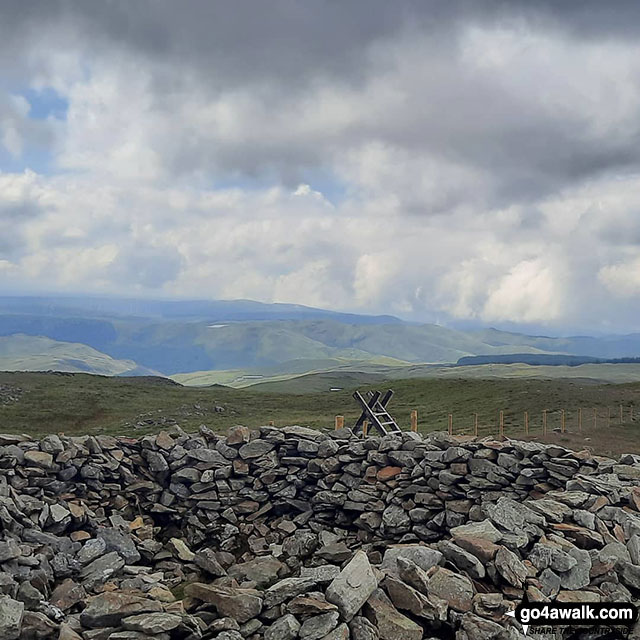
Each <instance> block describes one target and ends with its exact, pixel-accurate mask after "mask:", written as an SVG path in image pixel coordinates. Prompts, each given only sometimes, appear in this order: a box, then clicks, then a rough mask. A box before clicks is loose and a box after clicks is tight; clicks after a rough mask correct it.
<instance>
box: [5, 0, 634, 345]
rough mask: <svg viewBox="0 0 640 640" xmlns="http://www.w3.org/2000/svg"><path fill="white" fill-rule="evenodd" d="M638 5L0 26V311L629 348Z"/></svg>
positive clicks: (294, 0)
mask: <svg viewBox="0 0 640 640" xmlns="http://www.w3.org/2000/svg"><path fill="white" fill-rule="evenodd" d="M639 36H640V4H638V3H637V2H631V1H629V2H627V1H625V0H619V1H618V2H615V3H606V2H601V0H598V1H594V0H582V1H581V2H579V3H577V2H575V3H572V2H566V1H565V2H561V1H558V2H553V1H551V0H538V1H537V2H535V3H532V2H530V1H528V0H527V1H524V0H523V1H522V2H521V1H519V0H510V1H509V2H504V1H499V2H498V1H495V2H491V1H488V0H473V1H471V0H469V1H455V0H454V1H449V2H446V3H445V2H429V1H428V0H415V1H414V0H400V1H399V2H388V0H349V2H341V1H338V0H315V1H314V2H300V1H299V0H270V1H269V2H259V1H257V0H251V1H248V0H234V2H222V1H216V0H191V1H190V2H188V3H178V2H173V1H170V0H136V2H130V1H129V0H110V1H105V2H84V1H83V0H67V1H64V0H29V2H22V1H20V0H3V1H2V2H0V291H2V292H4V293H25V294H28V293H44V292H47V293H51V292H62V293H65V292H66V293H77V292H82V293H91V294H99V295H105V294H113V295H124V296H137V297H162V298H172V297H175V298H202V299H212V298H226V299H235V298H249V299H254V300H260V301H264V302H294V303H300V304H306V305H311V306H317V307H323V308H329V309H338V310H349V311H356V312H361V313H388V314H395V315H398V316H400V317H403V318H407V319H411V320H419V321H427V322H439V323H441V324H451V325H458V326H466V325H483V326H489V325H491V326H500V327H507V328H529V329H531V328H536V329H537V330H544V331H546V332H558V333H560V332H576V331H578V332H612V333H614V332H626V331H636V330H640V321H639V320H638V318H640V144H639V134H640V37H639Z"/></svg>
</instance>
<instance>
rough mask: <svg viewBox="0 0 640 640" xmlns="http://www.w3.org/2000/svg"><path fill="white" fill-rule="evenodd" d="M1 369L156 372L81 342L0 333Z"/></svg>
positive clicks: (115, 373) (109, 373) (110, 373)
mask: <svg viewBox="0 0 640 640" xmlns="http://www.w3.org/2000/svg"><path fill="white" fill-rule="evenodd" d="M0 371H66V372H71V373H92V374H100V375H105V376H147V375H157V372H155V371H152V370H151V369H147V368H146V367H140V366H138V365H137V364H136V363H135V362H133V361H132V360H114V359H113V358H111V357H109V356H108V355H106V354H104V353H100V352H99V351H96V350H95V349H92V348H91V347H88V346H87V345H84V344H77V343H72V342H58V341H56V340H51V339H50V338H44V337H42V336H27V335H24V334H16V335H12V336H4V337H0Z"/></svg>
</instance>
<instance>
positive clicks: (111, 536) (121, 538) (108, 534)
mask: <svg viewBox="0 0 640 640" xmlns="http://www.w3.org/2000/svg"><path fill="white" fill-rule="evenodd" d="M98 539H99V540H104V541H105V545H106V550H107V552H109V551H116V552H117V553H118V555H119V556H121V557H122V558H123V559H124V561H125V562H126V563H127V564H135V563H136V562H138V561H139V560H140V553H139V552H138V550H137V549H136V545H135V544H134V542H133V539H132V538H131V536H128V535H126V534H124V533H122V532H121V531H118V529H115V528H109V529H100V530H99V531H98Z"/></svg>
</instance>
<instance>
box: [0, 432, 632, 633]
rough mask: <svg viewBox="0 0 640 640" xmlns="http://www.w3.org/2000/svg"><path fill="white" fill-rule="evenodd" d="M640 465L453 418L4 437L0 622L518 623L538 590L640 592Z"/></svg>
mask: <svg viewBox="0 0 640 640" xmlns="http://www.w3.org/2000/svg"><path fill="white" fill-rule="evenodd" d="M639 480H640V457H636V456H633V455H626V456H622V458H621V459H620V460H618V461H615V460H611V459H607V458H603V457H597V456H592V455H591V454H589V453H587V452H578V453H576V452H571V451H568V450H567V449H564V448H562V447H560V446H555V445H543V444H537V443H531V442H518V441H508V440H507V441H502V442H498V441H494V440H480V441H465V442H463V441H461V440H460V439H455V438H453V437H450V436H446V435H443V434H432V435H429V436H427V437H424V438H423V437H421V436H419V435H417V434H413V433H403V434H401V435H393V436H385V437H383V438H380V437H369V438H367V439H366V440H362V439H358V438H356V437H354V436H353V434H352V433H351V432H350V431H349V430H348V429H342V430H338V431H334V432H330V433H322V432H319V431H316V430H312V429H308V428H305V427H298V426H292V427H285V428H273V427H260V428H258V429H248V428H245V427H235V428H233V429H231V430H230V432H229V433H228V435H227V436H226V438H225V437H220V436H217V435H215V434H214V433H212V432H211V431H210V430H208V429H207V428H201V430H200V433H199V434H197V435H194V434H187V433H185V432H183V431H182V430H180V429H179V428H177V427H174V428H173V429H172V431H171V432H161V433H160V434H158V435H156V436H145V437H141V438H135V439H134V438H114V437H110V436H95V437H93V436H87V437H75V438H70V437H60V436H56V435H50V436H47V437H45V438H43V439H42V440H40V441H37V440H33V439H31V438H29V437H27V436H13V435H2V436H0V638H1V639H2V640H14V639H18V638H24V639H29V640H32V639H33V640H36V639H38V640H41V639H48V638H52V639H60V640H80V639H84V640H149V639H150V638H154V640H200V639H204V640H207V639H211V640H243V639H245V638H246V639H247V640H294V639H296V638H299V639H300V640H347V639H352V640H376V639H380V640H420V639H425V640H426V639H435V638H440V639H444V638H447V639H454V638H455V639H456V640H485V639H491V638H498V639H517V638H524V637H525V636H524V635H523V632H522V628H521V627H520V625H519V623H517V622H516V621H514V620H513V618H511V617H508V616H506V613H507V612H508V611H510V610H512V609H513V608H514V607H515V606H516V605H517V604H518V603H519V602H520V601H521V600H522V599H523V598H524V597H525V594H526V596H527V597H528V598H529V599H530V600H533V601H548V600H550V599H557V600H560V601H563V602H585V601H587V602H593V601H602V602H607V601H616V602H622V601H624V602H628V601H633V600H634V599H636V598H637V596H638V595H639V594H640V489H638V488H637V486H636V485H638V481H639ZM633 633H638V632H637V631H634V632H633ZM633 633H632V636H631V637H640V635H638V636H634V635H633ZM581 637H582V636H581ZM584 637H591V636H584Z"/></svg>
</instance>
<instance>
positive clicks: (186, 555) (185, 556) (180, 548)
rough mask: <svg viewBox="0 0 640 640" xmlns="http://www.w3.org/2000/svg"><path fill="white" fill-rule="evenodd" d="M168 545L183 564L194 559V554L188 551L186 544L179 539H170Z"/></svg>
mask: <svg viewBox="0 0 640 640" xmlns="http://www.w3.org/2000/svg"><path fill="white" fill-rule="evenodd" d="M169 545H170V546H171V547H172V549H173V550H174V551H175V553H176V555H177V556H178V558H180V560H183V561H184V562H193V561H194V560H195V558H196V554H195V553H194V552H193V551H191V549H189V547H188V546H187V543H186V542H185V541H184V540H181V539H180V538H171V539H170V540H169Z"/></svg>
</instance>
